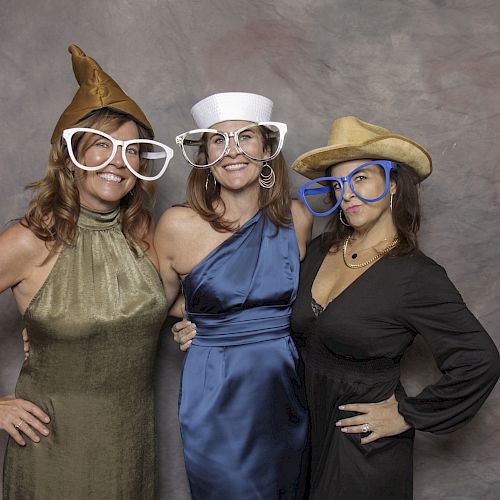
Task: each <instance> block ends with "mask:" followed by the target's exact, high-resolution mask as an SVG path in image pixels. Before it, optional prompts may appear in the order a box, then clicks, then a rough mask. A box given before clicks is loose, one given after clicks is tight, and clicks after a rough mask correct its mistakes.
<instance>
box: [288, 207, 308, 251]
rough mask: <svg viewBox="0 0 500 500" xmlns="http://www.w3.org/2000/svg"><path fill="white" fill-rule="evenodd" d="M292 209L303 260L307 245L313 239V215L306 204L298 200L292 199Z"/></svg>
mask: <svg viewBox="0 0 500 500" xmlns="http://www.w3.org/2000/svg"><path fill="white" fill-rule="evenodd" d="M291 210H292V217H293V225H294V227H295V233H296V234H297V242H298V244H299V249H300V259H301V260H302V259H303V258H304V257H305V254H306V248H307V245H308V243H309V241H311V234H312V224H313V217H312V214H311V213H310V212H309V210H307V208H306V207H305V206H304V204H303V203H302V202H300V201H298V200H292V207H291Z"/></svg>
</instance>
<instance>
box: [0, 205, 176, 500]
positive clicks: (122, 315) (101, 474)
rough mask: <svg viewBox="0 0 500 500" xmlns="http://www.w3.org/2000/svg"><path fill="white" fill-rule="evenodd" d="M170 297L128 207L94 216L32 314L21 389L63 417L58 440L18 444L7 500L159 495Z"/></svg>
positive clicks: (11, 454)
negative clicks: (125, 214) (130, 227)
mask: <svg viewBox="0 0 500 500" xmlns="http://www.w3.org/2000/svg"><path fill="white" fill-rule="evenodd" d="M166 310H167V308H166V299H165V295H164V292H163V287H162V284H161V281H160V278H159V276H158V273H157V271H156V269H155V268H154V266H153V265H152V263H151V261H150V260H149V259H148V258H147V257H145V256H142V257H136V256H134V254H133V253H132V252H131V251H130V249H129V247H128V245H127V242H126V240H125V238H124V236H123V233H122V232H121V226H120V222H119V211H118V209H117V210H115V211H113V212H110V213H96V212H92V211H90V210H87V209H84V208H82V210H81V214H80V218H79V221H78V232H77V235H76V239H75V243H74V245H72V246H66V247H64V248H63V250H62V251H61V253H60V255H59V257H58V259H57V262H56V264H55V266H54V268H53V269H52V271H51V273H50V275H49V277H48V278H47V280H46V281H45V283H44V284H43V285H42V287H41V288H40V290H39V291H38V292H37V293H36V295H35V297H34V298H33V299H32V301H31V303H30V304H29V306H28V309H27V311H26V313H25V316H24V319H25V324H26V326H27V328H28V333H29V337H30V358H29V361H28V362H27V363H25V364H24V366H23V368H22V370H21V374H20V376H19V380H18V383H17V387H16V395H17V397H18V398H24V399H27V400H29V401H33V402H34V403H35V404H37V405H39V406H40V407H41V408H42V409H43V410H44V411H45V412H46V413H48V414H49V415H50V416H51V419H52V420H51V423H50V424H49V428H50V432H51V434H50V436H49V437H46V438H42V439H41V441H40V443H32V442H31V441H30V440H29V439H27V440H26V441H27V444H26V446H25V447H21V446H19V445H17V444H16V443H15V442H14V441H13V440H12V439H11V440H10V441H9V444H8V448H7V453H6V457H5V464H4V500H117V499H120V500H129V499H130V500H139V499H140V500H149V499H154V498H155V497H156V464H155V436H154V432H155V431H154V411H153V392H152V384H153V364H154V360H155V353H156V348H157V341H158V335H159V331H160V327H161V325H162V323H163V321H164V319H165V317H166Z"/></svg>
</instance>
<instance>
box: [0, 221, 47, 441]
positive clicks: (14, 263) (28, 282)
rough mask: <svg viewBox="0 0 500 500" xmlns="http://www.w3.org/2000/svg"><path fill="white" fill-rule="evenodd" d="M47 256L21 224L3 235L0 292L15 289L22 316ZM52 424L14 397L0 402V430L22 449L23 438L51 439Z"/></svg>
mask: <svg viewBox="0 0 500 500" xmlns="http://www.w3.org/2000/svg"><path fill="white" fill-rule="evenodd" d="M48 253H49V251H48V249H47V248H46V246H45V244H44V243H43V242H42V241H41V240H39V239H38V238H36V237H35V235H34V234H33V233H32V232H31V231H29V229H26V228H24V227H23V226H21V225H20V224H15V225H13V226H12V227H10V228H9V229H7V230H6V231H4V232H3V233H2V234H1V235H0V292H3V291H5V290H6V289H7V288H12V289H13V291H14V295H15V298H16V302H17V305H18V307H19V309H20V310H21V311H22V312H23V311H24V310H25V309H26V307H27V305H28V303H29V300H31V297H32V296H33V295H34V293H35V292H36V290H37V289H38V287H39V286H40V285H41V281H40V280H41V279H42V278H41V275H43V272H44V270H43V266H42V263H43V262H44V261H45V260H46V257H47V255H48ZM41 269H42V271H40V270H41ZM49 421H50V418H49V416H48V415H47V414H46V413H44V412H43V411H42V410H41V409H40V408H39V407H38V406H36V405H34V404H33V403H30V402H29V401H26V400H24V399H17V398H16V397H15V396H14V395H12V394H11V395H8V396H4V397H2V398H0V429H3V430H4V431H6V432H8V433H9V434H10V436H11V437H12V438H13V439H14V440H15V441H16V443H18V444H19V445H21V446H24V445H25V444H26V441H25V439H24V437H23V434H24V435H25V436H27V437H29V438H30V439H31V440H32V441H34V442H39V441H40V437H39V435H38V434H41V435H44V436H46V435H48V433H49V430H48V429H47V427H45V425H44V423H45V424H46V423H48V422H49Z"/></svg>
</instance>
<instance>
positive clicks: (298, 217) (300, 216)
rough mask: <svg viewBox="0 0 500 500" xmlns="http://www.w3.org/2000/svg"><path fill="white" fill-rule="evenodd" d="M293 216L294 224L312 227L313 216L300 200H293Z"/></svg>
mask: <svg viewBox="0 0 500 500" xmlns="http://www.w3.org/2000/svg"><path fill="white" fill-rule="evenodd" d="M292 216H293V222H294V224H300V225H306V226H312V223H313V216H312V214H311V212H309V210H307V208H306V207H305V205H304V204H303V203H302V202H301V201H299V200H292Z"/></svg>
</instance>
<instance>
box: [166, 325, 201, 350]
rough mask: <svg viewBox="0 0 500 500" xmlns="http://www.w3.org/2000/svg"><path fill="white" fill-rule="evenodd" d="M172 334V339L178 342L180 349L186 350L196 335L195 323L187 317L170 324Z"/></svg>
mask: <svg viewBox="0 0 500 500" xmlns="http://www.w3.org/2000/svg"><path fill="white" fill-rule="evenodd" d="M172 334H173V336H174V340H175V341H176V342H177V343H178V344H179V348H180V350H181V351H187V350H188V349H189V346H190V345H191V342H192V339H193V338H194V337H195V335H196V325H195V324H194V323H192V322H191V321H189V320H187V319H183V320H182V321H178V322H177V323H175V325H174V326H172Z"/></svg>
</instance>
